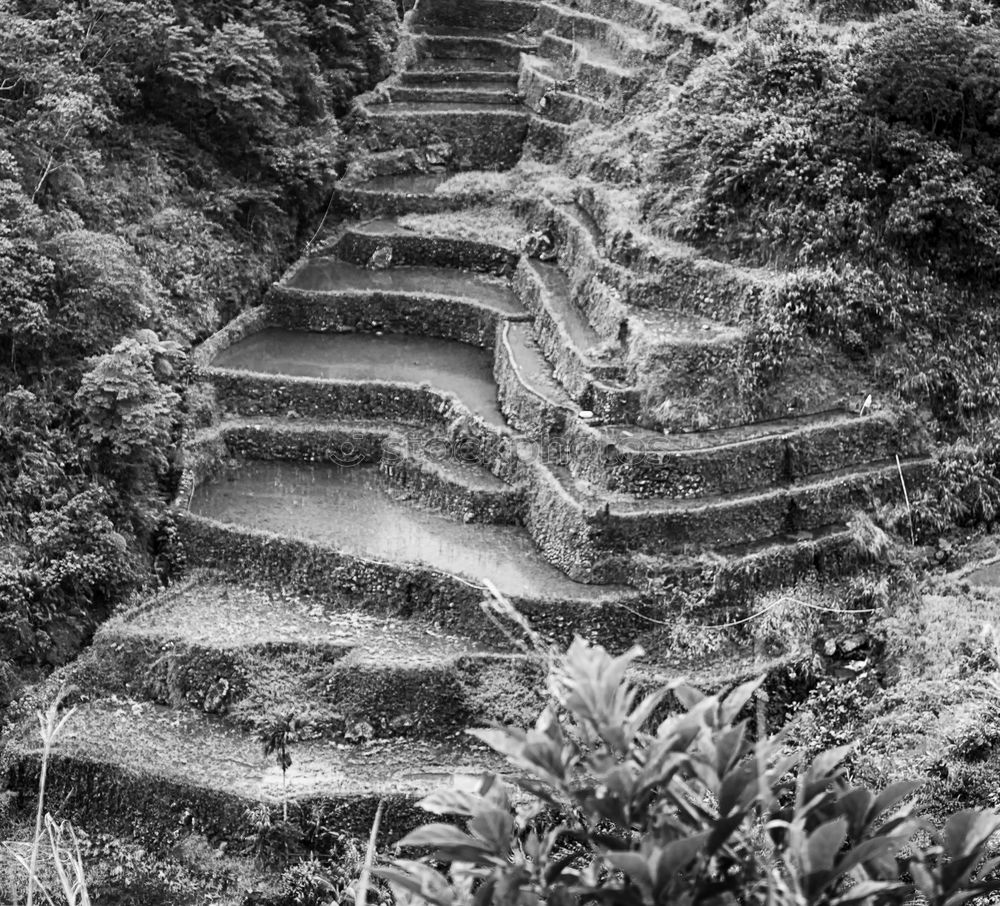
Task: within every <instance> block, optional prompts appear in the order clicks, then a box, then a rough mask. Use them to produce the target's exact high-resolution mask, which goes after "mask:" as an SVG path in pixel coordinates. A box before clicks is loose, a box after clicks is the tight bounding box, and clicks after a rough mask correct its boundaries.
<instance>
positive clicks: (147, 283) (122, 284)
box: [47, 230, 159, 355]
mask: <svg viewBox="0 0 1000 906" xmlns="http://www.w3.org/2000/svg"><path fill="white" fill-rule="evenodd" d="M47 251H48V253H49V255H50V256H51V257H52V259H53V261H54V262H55V271H56V293H57V296H58V300H59V301H58V303H57V306H56V311H55V314H54V318H55V320H56V323H57V326H58V333H57V339H58V340H59V342H60V343H66V344H69V345H70V346H71V347H75V349H76V350H78V351H79V354H80V355H93V354H95V353H99V352H106V351H108V350H109V349H110V348H111V347H112V346H113V345H114V344H115V343H116V342H117V341H118V340H119V339H121V337H122V335H123V334H125V333H126V332H127V331H129V330H132V329H133V328H135V327H138V326H140V325H141V324H143V323H144V322H145V321H146V320H147V319H148V318H149V317H150V314H151V312H152V310H153V309H154V308H155V307H156V306H157V303H158V296H159V288H158V287H156V286H155V285H154V284H153V282H152V281H151V280H150V278H149V275H148V274H147V273H146V272H145V270H144V269H143V268H142V267H141V266H140V264H139V262H138V261H137V260H136V257H135V253H134V252H133V251H132V249H130V248H129V247H128V246H127V245H126V244H125V242H124V241H122V240H121V239H118V238H117V237H115V236H109V235H108V234H106V233H94V232H91V231H90V230H75V231H73V232H71V233H60V234H59V235H57V236H55V237H54V238H53V239H52V241H51V242H50V243H49V245H48V247H47Z"/></svg>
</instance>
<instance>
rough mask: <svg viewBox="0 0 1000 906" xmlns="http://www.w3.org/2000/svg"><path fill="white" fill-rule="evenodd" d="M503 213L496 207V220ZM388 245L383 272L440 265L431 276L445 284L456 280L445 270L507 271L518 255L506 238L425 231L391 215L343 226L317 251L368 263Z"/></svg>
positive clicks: (357, 262)
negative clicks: (388, 265)
mask: <svg viewBox="0 0 1000 906" xmlns="http://www.w3.org/2000/svg"><path fill="white" fill-rule="evenodd" d="M502 216H503V212H502V211H501V210H498V211H497V212H496V217H497V219H498V220H500V219H501V218H502ZM387 247H388V248H390V249H391V250H392V258H391V264H392V268H389V269H386V268H383V269H382V273H383V274H385V273H388V274H390V275H391V274H392V273H393V269H395V268H397V267H407V266H408V267H411V268H417V267H428V268H439V269H441V271H440V272H436V273H435V277H434V279H435V280H437V281H441V282H444V283H454V282H455V278H448V277H446V276H445V273H444V270H445V269H451V270H452V272H454V271H455V270H472V271H485V272H492V273H498V274H499V273H506V272H509V271H510V270H511V269H512V268H513V262H514V260H515V259H516V256H517V250H516V249H515V248H514V245H513V243H512V242H511V241H510V240H509V239H507V240H503V239H500V240H497V239H492V240H491V239H489V238H487V237H479V236H471V235H467V236H463V237H458V236H450V235H447V234H445V233H432V232H429V231H427V232H425V231H423V230H415V229H412V228H410V227H407V226H405V225H401V224H400V223H399V222H398V221H396V220H394V219H391V218H380V219H377V220H368V221H364V222H359V223H350V224H347V225H344V226H342V227H341V228H340V230H339V231H338V236H337V240H336V242H334V243H328V244H327V245H326V246H325V248H323V249H320V250H319V254H329V255H336V256H338V257H339V258H340V259H342V260H344V261H349V262H353V263H355V264H359V265H367V264H368V263H369V261H370V260H371V257H372V255H373V254H374V253H375V252H376V251H377V250H378V249H385V248H387ZM458 279H461V278H458ZM509 292H510V291H509V289H508V290H507V293H508V294H509Z"/></svg>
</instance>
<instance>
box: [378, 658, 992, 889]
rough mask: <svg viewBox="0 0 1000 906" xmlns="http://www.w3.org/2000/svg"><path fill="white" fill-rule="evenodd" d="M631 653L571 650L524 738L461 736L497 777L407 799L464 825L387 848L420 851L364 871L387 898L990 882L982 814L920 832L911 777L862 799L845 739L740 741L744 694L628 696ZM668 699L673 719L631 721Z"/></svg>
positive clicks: (986, 885) (419, 833)
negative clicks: (505, 765)
mask: <svg viewBox="0 0 1000 906" xmlns="http://www.w3.org/2000/svg"><path fill="white" fill-rule="evenodd" d="M637 655H638V652H636V651H632V652H629V653H628V654H625V655H622V656H620V657H611V656H610V655H608V654H607V652H605V651H604V650H603V649H601V648H600V647H591V646H589V645H587V644H586V643H584V642H582V641H580V640H577V641H576V642H574V644H573V646H572V647H571V648H570V650H569V652H568V654H567V655H566V656H565V657H562V658H559V659H557V661H556V662H555V664H554V667H553V670H552V673H551V676H550V683H549V685H550V690H551V692H552V694H553V699H554V700H553V704H552V705H551V706H550V707H549V708H547V709H546V710H545V711H544V712H543V713H542V715H541V716H540V717H539V719H538V722H537V723H536V725H535V727H534V728H533V729H530V730H527V731H525V730H521V729H495V730H484V731H474V732H475V735H477V736H479V737H480V738H481V739H483V740H484V741H485V742H487V743H488V744H489V745H490V746H491V747H492V748H494V749H495V750H496V751H497V752H499V753H501V754H502V755H504V756H505V757H506V759H507V761H508V762H509V765H510V769H511V770H510V773H509V774H507V776H506V777H505V780H504V781H501V780H500V778H498V777H496V776H490V777H488V778H487V779H486V780H485V781H484V782H483V784H482V786H481V788H480V789H479V790H478V791H477V792H467V791H461V790H456V789H447V790H441V791H439V792H438V793H435V794H433V795H432V796H430V797H429V798H428V799H426V800H424V803H423V805H424V807H425V808H426V809H428V810H429V811H431V812H434V813H436V814H441V815H448V816H452V817H453V818H458V819H460V820H462V821H463V822H464V824H465V829H461V828H458V827H455V825H454V824H452V823H447V824H446V823H432V824H428V825H426V826H424V827H422V828H419V829H418V830H416V831H414V832H412V833H411V834H409V835H408V836H407V837H406V838H404V840H402V841H401V843H400V846H401V847H404V848H406V847H418V848H421V849H426V850H430V855H429V856H428V857H425V858H423V859H420V860H417V859H404V860H400V861H399V862H397V863H396V866H395V867H393V868H388V869H383V870H381V871H380V874H381V875H382V876H383V877H385V878H386V879H388V880H389V881H390V883H391V884H392V886H393V889H394V892H395V894H396V901H397V902H398V903H414V902H416V903H421V904H431V906H460V904H466V903H475V904H490V903H496V904H536V903H557V904H561V906H572V904H577V903H589V902H603V903H615V904H621V906H654V904H661V903H690V904H697V903H743V904H754V903H760V904H765V903H767V904H771V903H793V902H794V903H808V904H815V906H820V904H823V906H849V904H855V906H876V904H902V903H905V902H912V901H913V899H914V898H919V899H920V900H921V901H922V902H927V903H929V904H936V906H946V904H947V906H957V904H959V903H962V902H965V901H966V900H968V899H970V898H972V897H976V896H980V895H983V894H988V893H990V892H992V891H995V890H997V889H1000V881H998V880H997V878H996V875H995V872H996V870H997V868H998V861H1000V860H996V859H987V858H985V856H986V854H987V843H988V840H989V838H990V836H991V835H992V834H993V833H994V832H995V831H996V830H997V828H998V827H1000V819H998V816H997V815H996V814H995V813H993V812H989V811H979V810H966V811H960V812H957V813H955V814H953V815H951V816H950V817H949V818H948V819H947V821H946V822H945V825H944V828H943V831H942V832H938V831H936V830H935V829H934V828H933V827H932V826H931V825H930V824H929V823H928V822H926V821H924V820H922V819H920V818H919V817H917V814H916V809H915V805H914V802H913V801H912V796H913V794H914V793H915V792H916V790H917V789H918V788H919V787H920V786H921V784H920V783H919V782H918V783H914V782H909V781H899V782H897V783H894V784H892V785H891V786H889V787H888V788H887V789H886V790H884V791H882V792H880V793H877V794H876V793H874V792H872V791H870V790H868V789H866V788H864V787H861V786H853V785H852V784H851V783H850V782H848V780H847V776H846V771H845V769H844V766H843V762H844V760H845V758H846V757H847V755H848V754H849V752H850V749H851V747H850V746H842V747H839V748H834V749H831V750H828V751H825V752H821V753H820V754H818V755H817V756H816V757H814V758H812V759H811V760H810V761H808V762H804V761H803V759H802V758H801V755H800V753H796V752H794V751H789V750H788V749H786V748H784V747H783V746H782V744H781V741H780V740H779V739H773V738H766V737H761V738H758V739H754V738H752V736H751V735H750V731H749V728H748V721H746V720H740V714H741V712H744V710H745V709H747V706H748V705H750V703H751V702H752V700H753V698H754V696H755V694H756V693H757V689H758V686H759V683H753V682H751V683H747V684H746V685H743V686H740V687H738V688H736V689H735V690H733V691H732V692H730V693H728V694H727V695H724V696H705V695H702V694H701V693H698V692H697V691H695V690H693V689H690V688H688V687H685V686H684V685H682V684H678V685H676V686H675V688H673V689H672V690H668V689H666V688H664V689H659V690H657V691H655V692H653V693H651V694H650V695H648V696H647V697H645V698H640V696H639V695H638V692H637V690H636V689H635V688H633V687H632V686H631V685H630V684H629V682H628V681H627V680H626V672H627V670H628V668H629V666H630V664H631V663H632V661H634V660H635V658H636V657H637ZM669 691H672V692H673V694H674V695H676V696H677V697H678V698H679V700H680V702H681V704H682V706H683V709H682V711H681V713H678V714H674V715H672V716H670V717H668V718H666V719H665V720H663V721H662V722H660V723H659V724H658V725H655V726H647V725H649V724H650V723H651V722H652V721H651V719H652V718H653V715H654V713H655V712H656V710H657V708H658V706H659V705H660V703H661V702H662V701H663V699H664V697H665V696H666V695H667V694H668V692H669ZM508 782H509V783H511V784H513V786H514V787H515V788H516V793H515V792H514V790H512V789H510V788H509V787H508V785H507V783H508ZM442 867H443V870H442Z"/></svg>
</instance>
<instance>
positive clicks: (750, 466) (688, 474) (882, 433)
mask: <svg viewBox="0 0 1000 906" xmlns="http://www.w3.org/2000/svg"><path fill="white" fill-rule="evenodd" d="M566 444H567V450H568V451H569V459H568V465H569V467H570V470H571V471H572V473H573V474H574V475H576V476H577V477H579V478H582V479H584V480H585V481H588V482H590V483H592V484H594V485H595V486H597V487H602V488H606V489H607V490H610V491H615V492H620V493H626V494H630V495H632V496H633V497H636V498H640V499H641V498H654V497H697V496H704V495H711V494H724V493H734V492H740V491H749V490H752V489H754V488H762V487H768V486H770V485H773V484H782V483H791V482H795V481H800V480H802V479H803V478H806V477H809V476H815V475H820V474H823V473H827V472H835V471H837V470H841V469H847V468H852V467H856V466H863V465H864V464H866V463H868V462H871V461H879V460H888V459H890V458H891V457H893V456H894V455H896V454H899V455H900V456H903V457H913V456H919V455H920V454H922V453H925V452H926V449H927V446H926V440H925V438H924V437H923V435H922V432H921V431H919V430H918V429H917V428H916V426H915V425H913V424H911V423H909V422H908V421H907V420H905V419H901V418H899V417H898V416H897V415H895V414H894V413H892V412H891V411H881V412H877V413H875V414H873V415H870V416H867V417H864V418H861V417H859V416H858V415H857V413H851V412H845V411H843V410H834V411H832V412H829V413H820V414H817V415H813V416H804V417H792V418H786V419H777V420H774V421H771V422H757V423H754V424H750V425H746V426H741V427H738V428H729V429H720V430H716V431H705V432H691V433H687V434H667V435H664V434H662V433H661V432H656V431H644V430H643V429H641V428H636V427H634V426H632V427H625V426H606V427H592V426H589V425H587V424H585V423H583V422H581V421H580V420H579V419H578V420H576V421H575V422H572V423H571V431H570V432H569V436H568V437H567V440H566Z"/></svg>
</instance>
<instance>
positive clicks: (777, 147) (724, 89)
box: [641, 9, 1000, 420]
mask: <svg viewBox="0 0 1000 906" xmlns="http://www.w3.org/2000/svg"><path fill="white" fill-rule="evenodd" d="M752 25H753V29H752V30H751V31H750V33H749V37H748V39H747V40H746V41H744V42H741V43H740V44H739V45H737V46H736V48H735V49H734V50H732V51H730V52H727V53H723V54H718V55H716V56H715V57H713V58H710V59H709V60H708V61H707V62H706V63H704V64H703V66H702V68H701V70H700V71H699V72H698V73H697V74H696V76H695V77H694V78H692V79H691V80H690V81H689V83H688V85H687V87H686V88H685V90H684V91H683V92H682V93H681V95H680V96H679V98H678V99H677V101H676V102H674V103H671V104H669V105H667V106H666V107H664V108H663V109H662V112H661V115H660V117H659V119H658V120H657V123H656V128H655V130H654V136H653V146H654V153H653V154H652V155H650V156H649V157H648V159H649V161H650V163H649V164H648V166H647V167H646V169H645V171H644V172H643V173H642V174H641V175H642V176H643V177H644V184H645V189H644V191H645V201H644V215H645V217H646V218H647V220H649V221H650V222H651V223H652V224H654V225H656V226H657V227H658V228H660V229H666V230H669V231H670V232H672V233H673V234H674V235H676V236H678V237H679V238H683V239H685V240H688V241H691V242H694V243H695V244H696V245H698V246H700V247H701V248H703V249H705V250H706V251H708V252H709V253H711V254H715V255H718V256H720V257H724V258H728V259H733V260H738V261H741V262H745V263H748V264H752V265H760V266H777V267H780V268H782V269H785V270H788V271H792V272H795V277H794V279H793V280H792V281H791V282H790V284H789V285H788V287H786V289H785V290H784V292H783V294H779V297H778V299H777V300H776V303H775V304H776V305H777V306H778V307H779V308H784V309H786V310H787V311H788V312H789V313H791V314H792V315H793V316H794V318H793V320H792V322H791V324H790V325H789V332H788V334H787V336H789V337H790V336H794V335H795V331H796V329H801V330H804V331H806V332H807V333H812V334H814V335H822V336H824V337H826V338H829V339H832V340H833V341H834V342H836V343H837V344H839V345H840V347H841V348H842V349H844V350H845V351H847V352H848V353H849V354H851V355H855V356H865V357H870V361H872V362H873V363H874V365H875V366H876V369H877V371H878V372H879V376H882V377H884V378H886V379H888V380H891V381H892V382H894V383H895V384H896V385H898V386H900V387H901V388H902V389H903V390H904V391H906V392H908V393H911V394H913V395H915V396H919V397H921V398H923V399H925V400H927V401H928V402H930V403H931V404H932V405H933V407H934V409H935V411H936V414H938V415H939V416H940V417H942V418H945V419H958V420H960V419H962V418H964V417H966V416H968V415H969V414H971V413H974V412H976V411H983V410H985V409H987V408H990V407H993V406H995V405H996V404H997V403H998V402H1000V398H998V396H997V389H996V388H997V386H998V385H1000V381H998V378H1000V348H998V346H997V340H996V337H997V335H998V331H997V328H998V327H1000V324H998V323H997V312H998V311H1000V305H998V304H997V301H998V299H997V290H996V286H997V278H998V276H1000V120H998V119H997V117H996V107H997V101H998V99H1000V29H998V28H997V27H996V25H995V24H994V23H993V21H992V19H988V18H985V17H983V16H975V15H972V13H971V12H970V11H969V10H966V11H964V12H963V11H961V10H957V9H954V10H949V11H943V10H938V9H930V10H921V11H919V12H918V11H905V12H901V13H898V14H896V15H891V16H888V17H886V18H884V19H882V20H881V21H880V22H879V23H878V24H877V25H876V26H875V27H874V28H872V29H871V30H869V31H867V32H865V33H863V34H862V35H861V36H860V37H857V38H855V39H854V40H853V42H849V43H845V44H842V45H837V44H833V43H832V42H830V41H829V40H828V38H826V37H825V36H824V35H823V34H822V33H820V32H819V31H813V30H811V29H809V28H807V27H804V26H793V25H790V24H789V23H787V22H786V21H784V20H782V19H781V18H780V17H778V16H776V15H774V14H770V13H767V12H765V13H760V14H758V15H757V16H756V17H755V18H754V19H753V20H752Z"/></svg>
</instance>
